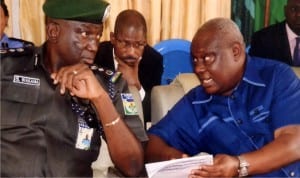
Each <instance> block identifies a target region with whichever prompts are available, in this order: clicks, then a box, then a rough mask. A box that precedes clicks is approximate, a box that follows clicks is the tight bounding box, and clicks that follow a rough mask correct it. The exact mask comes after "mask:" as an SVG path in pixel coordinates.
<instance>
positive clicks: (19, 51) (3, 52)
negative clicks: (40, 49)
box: [0, 38, 34, 59]
mask: <svg viewBox="0 0 300 178" xmlns="http://www.w3.org/2000/svg"><path fill="white" fill-rule="evenodd" d="M9 39H11V40H15V41H19V42H21V43H22V44H23V46H22V47H21V48H8V47H7V48H2V49H0V57H1V59H2V58H4V57H7V56H13V57H14V56H24V55H31V54H32V53H33V52H34V44H33V43H32V42H30V41H25V40H22V39H17V38H9ZM7 46H8V45H7Z"/></svg>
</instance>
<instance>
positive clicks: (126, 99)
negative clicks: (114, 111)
mask: <svg viewBox="0 0 300 178" xmlns="http://www.w3.org/2000/svg"><path fill="white" fill-rule="evenodd" d="M121 98H122V102H123V108H124V113H125V115H137V114H138V112H137V107H136V104H135V102H134V99H133V95H132V93H121Z"/></svg>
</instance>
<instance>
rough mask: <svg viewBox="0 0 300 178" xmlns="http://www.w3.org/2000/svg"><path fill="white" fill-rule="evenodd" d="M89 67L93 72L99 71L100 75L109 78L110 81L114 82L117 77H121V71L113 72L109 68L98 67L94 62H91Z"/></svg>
mask: <svg viewBox="0 0 300 178" xmlns="http://www.w3.org/2000/svg"><path fill="white" fill-rule="evenodd" d="M90 69H91V70H92V71H93V72H94V73H101V75H102V76H103V77H104V78H105V79H107V80H109V81H110V82H112V83H116V82H117V81H118V79H119V78H120V77H121V75H122V73H121V72H118V71H116V72H114V71H112V70H110V69H105V68H103V67H99V66H98V65H96V64H93V65H91V66H90Z"/></svg>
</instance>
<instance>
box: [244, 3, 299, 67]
mask: <svg viewBox="0 0 300 178" xmlns="http://www.w3.org/2000/svg"><path fill="white" fill-rule="evenodd" d="M284 12H285V18H286V19H285V20H284V21H283V22H280V23H277V24H274V25H271V26H269V27H266V28H264V29H262V30H260V31H257V32H255V33H254V34H253V36H252V39H251V48H250V51H249V54H250V55H252V56H259V57H264V58H271V59H275V60H279V61H281V62H284V63H287V64H289V65H291V66H298V65H299V64H296V63H295V61H294V58H293V56H295V55H296V54H295V52H294V49H295V47H296V38H297V37H299V36H300V15H299V14H300V0H288V1H287V4H286V5H285V7H284Z"/></svg>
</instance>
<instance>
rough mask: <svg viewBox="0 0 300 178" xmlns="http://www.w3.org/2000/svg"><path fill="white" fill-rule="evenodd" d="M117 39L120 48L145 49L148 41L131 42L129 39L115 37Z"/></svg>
mask: <svg viewBox="0 0 300 178" xmlns="http://www.w3.org/2000/svg"><path fill="white" fill-rule="evenodd" d="M115 39H116V40H117V45H118V46H119V47H120V48H129V47H131V46H132V47H133V48H135V49H140V50H141V49H144V47H145V46H146V42H130V41H127V40H121V39H118V38H115Z"/></svg>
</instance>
